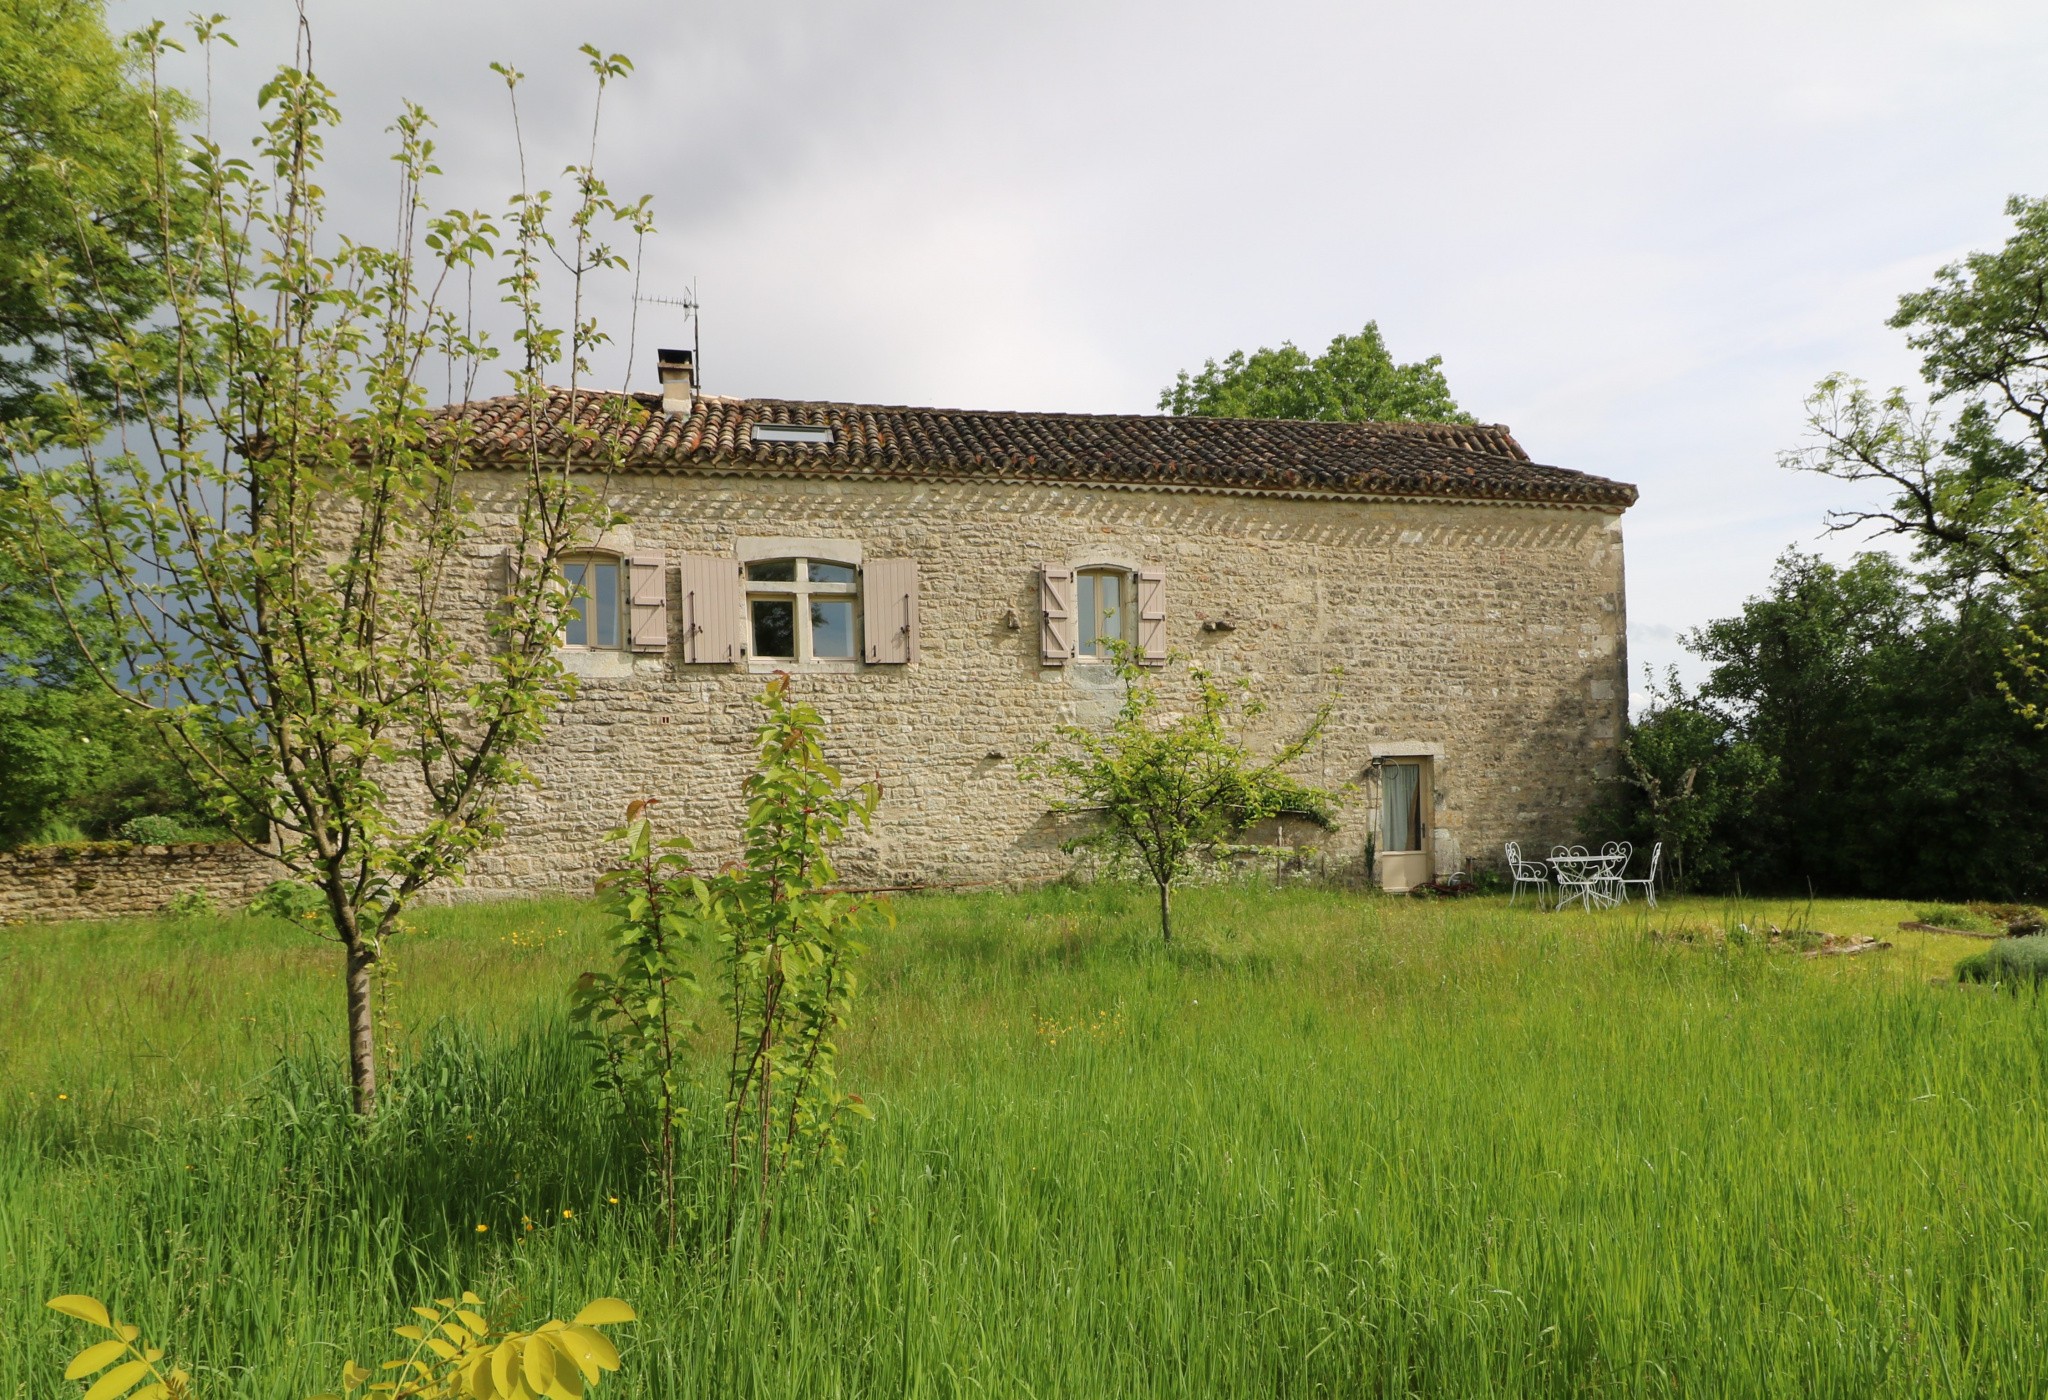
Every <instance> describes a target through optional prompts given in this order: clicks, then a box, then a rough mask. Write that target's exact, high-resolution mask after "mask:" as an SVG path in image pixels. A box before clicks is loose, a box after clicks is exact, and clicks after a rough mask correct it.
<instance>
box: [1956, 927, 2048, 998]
mask: <svg viewBox="0 0 2048 1400" xmlns="http://www.w3.org/2000/svg"><path fill="white" fill-rule="evenodd" d="M1956 980H1957V981H1958V982H1991V983H1996V984H2002V985H2004V986H2008V987H2018V986H2022V985H2024V986H2029V987H2032V986H2036V985H2038V984H2039V983H2041V982H2043V981H2048V938H2009V939H2006V940H2004V941H2003V942H2000V943H1996V944H1994V945H1992V946H1991V947H1990V948H1987V949H1985V950H1984V951H1983V952H1981V953H1978V954H1977V955H1976V956H1974V957H1968V958H1964V959H1963V960H1962V961H1961V962H1959V963H1957V964H1956Z"/></svg>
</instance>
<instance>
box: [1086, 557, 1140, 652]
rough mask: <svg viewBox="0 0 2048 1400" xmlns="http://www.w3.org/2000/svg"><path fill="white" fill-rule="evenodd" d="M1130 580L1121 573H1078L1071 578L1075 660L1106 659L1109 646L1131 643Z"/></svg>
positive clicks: (1106, 570) (1090, 570)
mask: <svg viewBox="0 0 2048 1400" xmlns="http://www.w3.org/2000/svg"><path fill="white" fill-rule="evenodd" d="M1130 601H1131V576H1130V575H1129V574H1127V573H1125V572H1124V571H1123V570H1122V569H1082V570H1080V571H1079V572H1078V573H1076V574H1075V575H1074V613H1075V620H1076V621H1077V622H1078V624H1079V627H1080V643H1079V645H1078V647H1077V648H1076V649H1075V654H1076V655H1078V656H1098V657H1099V656H1108V655H1109V653H1110V643H1112V642H1129V641H1130V640H1131V630H1132V629H1131V612H1132V608H1131V606H1130Z"/></svg>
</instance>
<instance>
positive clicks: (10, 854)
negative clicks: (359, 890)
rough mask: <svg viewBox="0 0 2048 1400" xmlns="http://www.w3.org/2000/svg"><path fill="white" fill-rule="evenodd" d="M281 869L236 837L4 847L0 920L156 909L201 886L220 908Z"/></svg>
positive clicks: (236, 902) (250, 893) (243, 899)
mask: <svg viewBox="0 0 2048 1400" xmlns="http://www.w3.org/2000/svg"><path fill="white" fill-rule="evenodd" d="M284 873H285V872H284V869H283V867H281V866H279V865H278V864H277V863H276V862H275V861H272V860H269V859H267V858H266V857H263V856H259V855H256V854H254V853H253V852H251V851H250V850H248V849H247V848H246V847H244V846H240V845H237V844H235V843H234V842H221V843H218V844H205V845H180V846H131V845H127V844H126V843H123V842H111V841H110V842H99V843H94V844H91V845H81V846H38V847H31V848H29V849H27V850H21V851H0V924H16V923H31V922H34V923H50V922H56V921H58V920H62V919H112V918H119V917H122V916H124V915H136V914H156V913H160V912H162V910H163V907H164V906H165V905H166V904H168V903H170V901H171V900H172V899H174V898H176V897H177V896H178V895H181V894H184V893H186V892H187V891H190V890H197V891H199V892H201V893H202V894H204V895H206V897H207V898H208V899H210V900H212V901H213V903H214V905H215V906H216V907H217V908H219V909H222V910H237V909H241V908H244V907H246V906H247V905H248V903H249V901H250V900H252V899H254V898H255V897H256V896H257V894H259V893H260V892H261V891H262V890H263V887H264V886H266V885H268V884H269V883H270V882H271V881H272V880H276V879H279V878H281V877H282V876H283V875H284Z"/></svg>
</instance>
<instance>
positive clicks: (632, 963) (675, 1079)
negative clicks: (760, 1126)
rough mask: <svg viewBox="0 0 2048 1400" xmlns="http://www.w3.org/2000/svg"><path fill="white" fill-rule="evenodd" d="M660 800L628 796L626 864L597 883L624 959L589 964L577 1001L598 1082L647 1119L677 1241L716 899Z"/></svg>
mask: <svg viewBox="0 0 2048 1400" xmlns="http://www.w3.org/2000/svg"><path fill="white" fill-rule="evenodd" d="M655 806H656V801H655V799H653V798H642V799H640V800H639V801H637V802H634V803H631V804H630V805H629V806H628V807H627V808H626V824H625V825H624V826H622V827H619V828H618V829H617V830H615V831H613V832H611V833H610V838H611V839H612V840H614V841H617V842H621V843H623V845H624V847H625V849H624V852H623V863H622V864H621V865H620V866H619V867H618V868H617V869H615V870H612V871H611V872H609V873H608V874H606V875H605V877H604V878H603V879H601V880H600V881H598V892H599V894H600V895H601V896H602V897H603V899H604V902H605V906H606V908H607V909H608V910H609V911H610V913H611V915H612V917H613V919H614V920H615V923H614V924H613V946H614V950H615V952H616V954H617V962H616V965H615V966H614V968H613V969H612V970H610V971H607V972H586V973H584V974H583V976H582V977H581V978H579V979H578V980H577V983H576V991H575V995H574V999H573V1002H572V1007H573V1013H574V1016H575V1020H576V1027H577V1035H578V1038H579V1039H581V1040H583V1041H584V1042H585V1043H586V1044H588V1045H590V1046H591V1047H592V1048H593V1049H594V1050H595V1051H596V1052H597V1055H598V1064H599V1076H600V1079H601V1081H602V1082H603V1084H604V1086H605V1087H606V1088H608V1089H609V1090H611V1091H612V1093H613V1094H614V1095H615V1096H616V1097H617V1100H618V1102H619V1103H620V1104H621V1105H622V1106H623V1107H624V1108H625V1110H626V1113H627V1116H628V1118H629V1119H630V1120H631V1121H632V1122H634V1123H635V1124H636V1125H639V1127H640V1130H641V1133H642V1139H641V1140H642V1145H643V1146H644V1147H645V1148H646V1151H647V1155H648V1158H649V1160H650V1161H651V1162H652V1163H653V1164H654V1176H655V1182H656V1186H657V1188H658V1189H659V1191H660V1193H661V1215H662V1221H663V1226H664V1229H665V1230H666V1232H667V1237H668V1244H669V1247H670V1248H674V1246H675V1242H676V1153H677V1147H678V1137H679V1134H680V1132H681V1130H682V1126H683V1118H684V1105H683V1097H682V1089H683V1078H684V1074H685V1066H684V1064H683V1060H682V1056H683V1052H684V1051H685V1049H686V1048H687V1042H688V1039H689V1037H690V1036H691V1035H692V1034H693V1033H694V1032H695V1031H696V1030H697V1022H696V1019H695V1017H694V1015H693V1013H692V1007H693V1005H694V1004H695V1002H696V1001H697V999H698V995H699V987H698V983H697V974H696V972H695V970H694V969H693V968H692V966H691V955H692V953H693V951H694V949H695V948H696V947H697V945H698V944H699V943H701V942H702V939H703V931H704V929H705V927H706V926H707V925H708V924H710V923H712V922H714V921H715V920H716V917H717V912H718V908H717V904H716V901H715V900H714V898H713V895H712V891H711V888H710V887H709V886H708V885H707V884H706V883H705V882H704V880H702V879H701V878H699V877H698V876H696V875H694V874H692V873H691V870H690V857H689V851H690V843H689V841H688V840H687V839H686V838H684V837H680V836H672V837H668V838H666V839H664V838H662V837H660V836H658V835H657V834H656V831H655V825H654V815H653V814H654V808H655Z"/></svg>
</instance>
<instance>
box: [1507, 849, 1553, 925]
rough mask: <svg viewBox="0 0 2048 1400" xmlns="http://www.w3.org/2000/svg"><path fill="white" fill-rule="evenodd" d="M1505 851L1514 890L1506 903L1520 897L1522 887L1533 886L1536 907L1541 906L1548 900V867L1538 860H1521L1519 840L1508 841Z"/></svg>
mask: <svg viewBox="0 0 2048 1400" xmlns="http://www.w3.org/2000/svg"><path fill="white" fill-rule="evenodd" d="M1507 851H1508V874H1510V875H1512V876H1513V877H1514V880H1515V888H1514V892H1513V893H1512V894H1510V895H1509V896H1508V903H1510V904H1513V903H1514V902H1515V901H1516V900H1517V899H1519V898H1521V895H1522V891H1523V890H1524V889H1529V888H1533V889H1534V890H1535V891H1536V907H1537V908H1539V909H1541V908H1543V907H1544V906H1545V905H1547V904H1548V903H1549V902H1550V870H1549V868H1548V867H1546V866H1545V865H1544V864H1543V862H1542V861H1539V860H1523V859H1522V843H1521V842H1519V841H1510V842H1508V845H1507Z"/></svg>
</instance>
